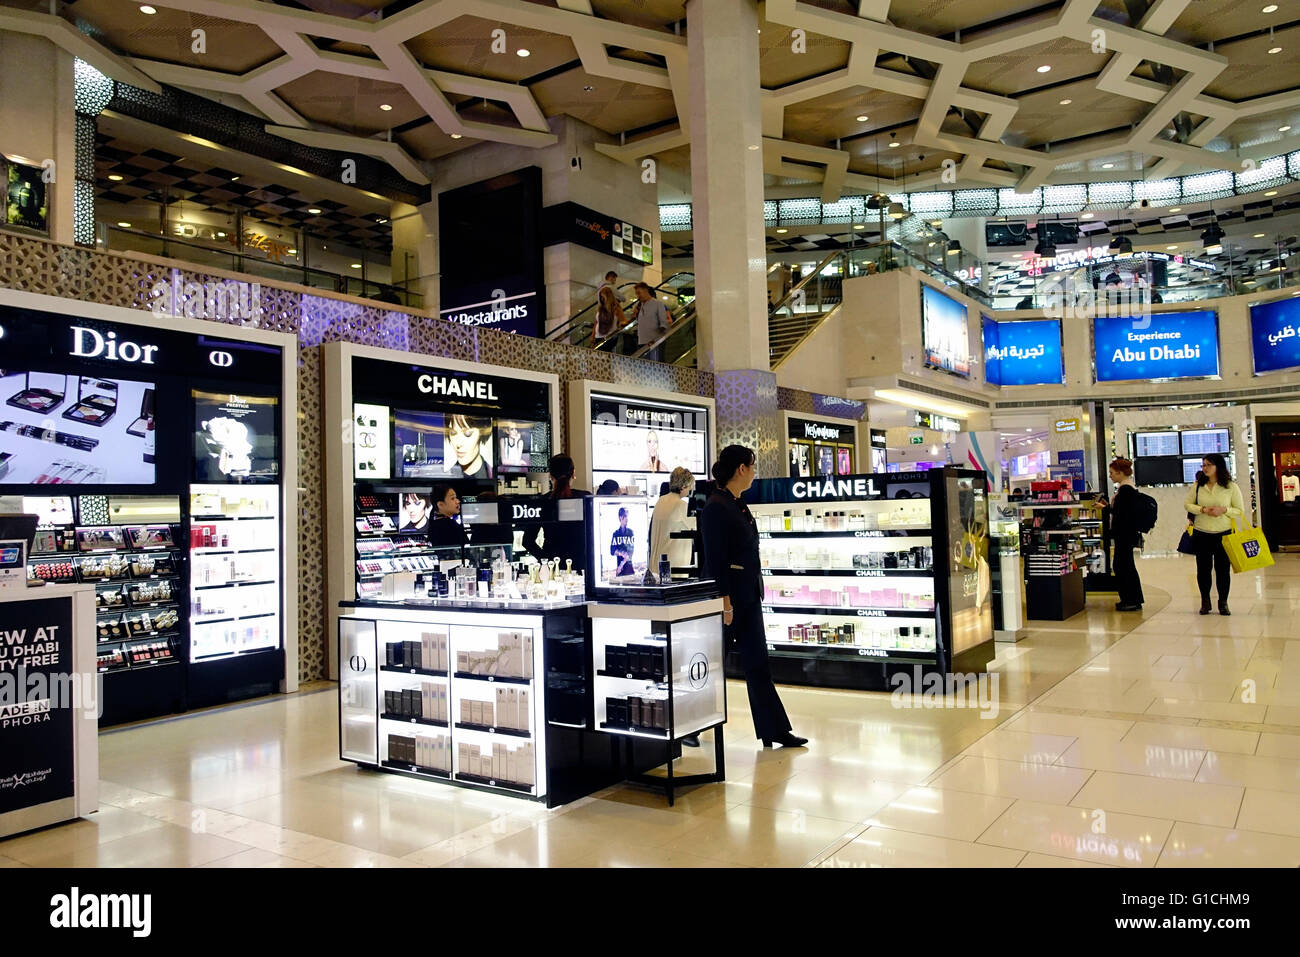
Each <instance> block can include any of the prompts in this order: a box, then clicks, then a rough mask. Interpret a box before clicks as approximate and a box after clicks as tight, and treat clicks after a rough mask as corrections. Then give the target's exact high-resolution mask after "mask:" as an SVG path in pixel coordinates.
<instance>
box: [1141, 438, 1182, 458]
mask: <svg viewBox="0 0 1300 957" xmlns="http://www.w3.org/2000/svg"><path fill="white" fill-rule="evenodd" d="M1133 451H1134V454H1135V455H1136V457H1137V458H1140V459H1144V458H1152V457H1154V456H1158V455H1178V454H1179V453H1180V452H1181V451H1182V447H1181V445H1180V443H1179V440H1178V433H1177V432H1172V431H1170V432H1137V433H1135V434H1134V436H1133Z"/></svg>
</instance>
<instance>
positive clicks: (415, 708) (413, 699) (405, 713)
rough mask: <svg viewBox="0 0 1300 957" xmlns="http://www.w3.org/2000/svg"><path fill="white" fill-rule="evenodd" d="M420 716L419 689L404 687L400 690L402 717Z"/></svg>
mask: <svg viewBox="0 0 1300 957" xmlns="http://www.w3.org/2000/svg"><path fill="white" fill-rule="evenodd" d="M419 716H420V691H419V689H411V688H406V689H405V690H403V691H402V717H404V718H418V717H419Z"/></svg>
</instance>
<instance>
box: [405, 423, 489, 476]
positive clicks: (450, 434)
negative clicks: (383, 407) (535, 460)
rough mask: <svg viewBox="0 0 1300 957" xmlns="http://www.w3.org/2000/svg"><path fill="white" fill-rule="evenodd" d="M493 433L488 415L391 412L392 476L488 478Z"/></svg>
mask: <svg viewBox="0 0 1300 957" xmlns="http://www.w3.org/2000/svg"><path fill="white" fill-rule="evenodd" d="M494 436H495V430H494V428H493V422H492V419H490V418H488V417H487V416H477V415H464V414H461V413H450V412H449V413H442V412H427V411H424V410H416V409H395V410H394V411H393V474H394V475H395V476H396V477H397V478H469V479H490V478H491V477H492V475H493V462H494V460H495V457H496V449H495V448H494V447H493V446H494V441H493V440H494Z"/></svg>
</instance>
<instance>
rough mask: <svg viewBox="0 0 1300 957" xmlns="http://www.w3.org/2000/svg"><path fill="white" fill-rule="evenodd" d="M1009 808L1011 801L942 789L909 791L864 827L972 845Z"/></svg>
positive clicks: (878, 812)
mask: <svg viewBox="0 0 1300 957" xmlns="http://www.w3.org/2000/svg"><path fill="white" fill-rule="evenodd" d="M1010 806H1011V798H1003V797H992V796H990V795H987V794H972V793H970V792H968V791H948V790H944V789H943V788H925V787H921V788H910V789H909V790H908V791H907V792H906V793H904V794H903V795H902V796H901V797H899V798H898V800H896V801H893V802H892V803H890V804H889V805H888V806H887V807H885V808H883V809H882V810H880V811H877V812H876V813H875V814H874V815H872V816H871V818H870V819H868V820H867V822H866V823H867V824H869V825H871V826H872V827H888V828H893V829H894V830H896V831H912V832H914V833H917V834H933V835H934V836H935V837H949V838H952V839H953V840H956V841H973V840H975V838H977V837H979V836H980V834H982V833H983V832H984V829H985V828H987V827H988V826H989V825H990V824H992V823H993V821H994V820H995V819H996V818H997V817H998V815H999V814H1001V813H1002V812H1003V811H1005V810H1006V809H1007V808H1009V807H1010Z"/></svg>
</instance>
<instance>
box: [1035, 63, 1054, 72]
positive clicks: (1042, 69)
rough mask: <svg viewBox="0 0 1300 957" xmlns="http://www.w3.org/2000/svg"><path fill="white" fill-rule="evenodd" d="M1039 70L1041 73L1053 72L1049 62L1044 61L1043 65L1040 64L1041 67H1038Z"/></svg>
mask: <svg viewBox="0 0 1300 957" xmlns="http://www.w3.org/2000/svg"><path fill="white" fill-rule="evenodd" d="M1038 72H1039V73H1051V72H1052V68H1051V67H1050V66H1049V65H1048V64H1046V63H1044V64H1043V65H1042V66H1040V67H1039V68H1038Z"/></svg>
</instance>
